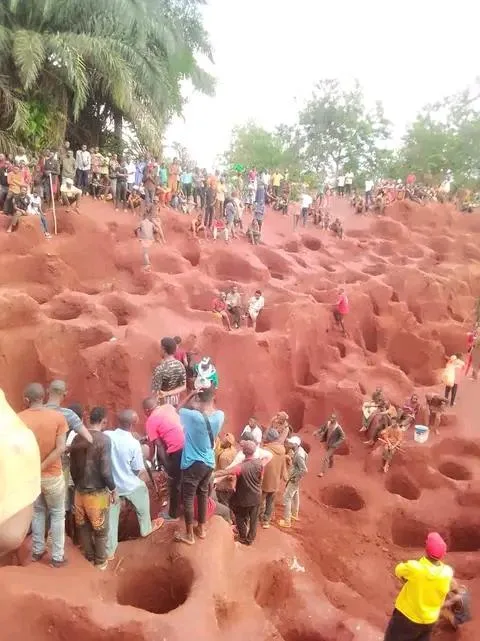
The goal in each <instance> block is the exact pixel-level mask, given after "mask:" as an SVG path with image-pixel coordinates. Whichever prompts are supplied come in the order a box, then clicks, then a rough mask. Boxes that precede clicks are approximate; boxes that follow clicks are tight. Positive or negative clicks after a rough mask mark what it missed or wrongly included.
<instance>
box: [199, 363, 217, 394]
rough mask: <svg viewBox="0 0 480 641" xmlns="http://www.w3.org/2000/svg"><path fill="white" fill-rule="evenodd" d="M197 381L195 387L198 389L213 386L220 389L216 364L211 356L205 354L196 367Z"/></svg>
mask: <svg viewBox="0 0 480 641" xmlns="http://www.w3.org/2000/svg"><path fill="white" fill-rule="evenodd" d="M194 371H195V376H196V378H195V382H194V384H193V386H194V388H195V389H197V390H202V389H209V388H210V387H213V388H214V389H218V374H217V369H216V367H215V365H214V364H213V361H212V359H211V358H210V356H203V357H202V358H201V359H200V361H199V362H198V363H197V364H196V365H195V367H194Z"/></svg>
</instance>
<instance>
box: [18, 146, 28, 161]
mask: <svg viewBox="0 0 480 641" xmlns="http://www.w3.org/2000/svg"><path fill="white" fill-rule="evenodd" d="M21 162H23V163H24V164H25V165H27V166H28V156H27V154H26V153H25V148H24V147H19V148H18V154H17V155H16V156H15V164H16V165H20V163H21Z"/></svg>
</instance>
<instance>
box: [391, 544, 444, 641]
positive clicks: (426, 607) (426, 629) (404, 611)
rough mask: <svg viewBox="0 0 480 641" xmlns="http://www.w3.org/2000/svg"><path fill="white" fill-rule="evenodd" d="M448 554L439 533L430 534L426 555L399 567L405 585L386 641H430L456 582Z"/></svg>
mask: <svg viewBox="0 0 480 641" xmlns="http://www.w3.org/2000/svg"><path fill="white" fill-rule="evenodd" d="M446 553H447V544H446V543H445V541H444V540H443V539H442V537H441V536H440V534H438V533H437V532H431V533H430V534H429V535H428V537H427V543H426V545H425V556H423V557H422V558H421V559H419V560H417V561H406V562H405V563H399V564H398V565H397V567H396V568H395V576H396V577H397V578H399V579H401V580H402V581H403V582H404V585H403V588H402V589H401V590H400V593H399V595H398V597H397V600H396V602H395V609H394V611H393V614H392V618H391V619H390V623H389V624H388V628H387V631H386V633H385V637H384V641H429V639H430V635H431V634H432V630H433V627H434V625H435V623H436V622H437V621H438V618H439V616H440V610H441V609H442V606H443V603H444V601H445V597H446V596H447V594H448V592H449V590H450V584H451V582H452V579H453V570H452V568H451V567H450V566H449V565H445V564H444V563H442V559H443V558H444V557H445V555H446Z"/></svg>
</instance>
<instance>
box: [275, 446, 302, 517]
mask: <svg viewBox="0 0 480 641" xmlns="http://www.w3.org/2000/svg"><path fill="white" fill-rule="evenodd" d="M285 444H286V447H288V448H289V450H290V451H291V455H290V459H291V465H290V469H289V472H288V480H287V485H286V487H285V493H284V495H283V500H284V512H283V519H281V520H280V521H279V522H278V524H279V526H280V527H282V528H290V527H292V520H294V521H298V520H299V509H300V483H301V481H302V479H303V477H304V476H305V474H306V473H307V471H308V468H307V463H308V455H307V453H306V452H305V450H304V449H303V447H302V439H301V438H300V437H299V436H297V435H295V436H291V437H290V438H287V440H286V441H285Z"/></svg>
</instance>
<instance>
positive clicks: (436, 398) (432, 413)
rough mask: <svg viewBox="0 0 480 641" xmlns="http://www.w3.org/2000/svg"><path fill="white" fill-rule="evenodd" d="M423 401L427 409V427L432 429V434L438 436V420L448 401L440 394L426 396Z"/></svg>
mask: <svg viewBox="0 0 480 641" xmlns="http://www.w3.org/2000/svg"><path fill="white" fill-rule="evenodd" d="M425 399H426V401H427V407H428V412H429V416H428V426H429V427H431V428H432V429H433V432H434V434H439V433H440V432H439V430H438V428H439V427H440V420H441V417H442V414H443V412H444V411H445V408H446V407H447V405H448V401H447V399H446V398H445V397H444V396H440V394H426V395H425Z"/></svg>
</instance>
